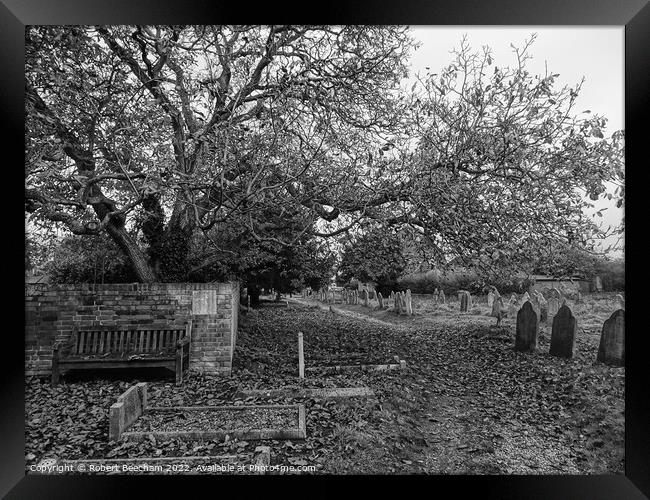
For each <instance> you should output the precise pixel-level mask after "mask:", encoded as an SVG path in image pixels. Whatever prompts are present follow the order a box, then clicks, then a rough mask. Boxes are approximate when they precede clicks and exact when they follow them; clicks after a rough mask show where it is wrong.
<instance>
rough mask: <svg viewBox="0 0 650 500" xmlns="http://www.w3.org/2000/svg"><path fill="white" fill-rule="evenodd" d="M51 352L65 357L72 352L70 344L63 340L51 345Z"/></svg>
mask: <svg viewBox="0 0 650 500" xmlns="http://www.w3.org/2000/svg"><path fill="white" fill-rule="evenodd" d="M52 350H53V351H59V354H62V355H67V354H69V353H70V351H72V344H70V342H66V341H64V340H58V341H57V342H54V344H53V345H52Z"/></svg>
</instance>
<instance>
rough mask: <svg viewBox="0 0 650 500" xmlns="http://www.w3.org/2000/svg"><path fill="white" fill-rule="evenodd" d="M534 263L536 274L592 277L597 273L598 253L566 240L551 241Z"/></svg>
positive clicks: (562, 276)
mask: <svg viewBox="0 0 650 500" xmlns="http://www.w3.org/2000/svg"><path fill="white" fill-rule="evenodd" d="M538 254H539V258H538V259H537V261H535V263H534V267H533V273H534V274H546V275H550V276H553V277H556V278H564V277H570V276H574V275H580V276H585V277H587V278H591V277H593V276H594V275H595V273H596V266H597V263H598V260H599V257H598V256H597V255H594V254H593V253H592V252H589V251H587V250H586V249H581V248H576V247H574V246H571V245H569V244H568V243H566V242H562V241H556V242H551V243H550V245H549V247H547V248H546V249H544V251H543V252H538Z"/></svg>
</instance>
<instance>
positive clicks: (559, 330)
mask: <svg viewBox="0 0 650 500" xmlns="http://www.w3.org/2000/svg"><path fill="white" fill-rule="evenodd" d="M551 300H555V299H551ZM577 331H578V320H577V319H576V318H575V316H573V313H571V309H569V308H568V307H567V306H566V305H564V306H562V307H560V309H559V310H558V312H557V314H556V315H555V317H554V318H553V327H552V330H551V347H550V350H549V354H551V355H553V356H558V357H561V358H571V357H572V356H573V349H574V347H575V341H576V333H577Z"/></svg>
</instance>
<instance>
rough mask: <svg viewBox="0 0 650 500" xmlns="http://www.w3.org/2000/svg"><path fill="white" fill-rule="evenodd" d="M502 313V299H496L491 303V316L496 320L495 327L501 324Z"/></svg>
mask: <svg viewBox="0 0 650 500" xmlns="http://www.w3.org/2000/svg"><path fill="white" fill-rule="evenodd" d="M504 312H505V311H504V307H503V297H500V296H499V297H496V298H495V299H494V301H493V303H492V316H493V317H494V318H496V319H497V326H499V325H500V324H501V319H502V318H503V315H504Z"/></svg>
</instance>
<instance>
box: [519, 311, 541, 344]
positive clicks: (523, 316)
mask: <svg viewBox="0 0 650 500" xmlns="http://www.w3.org/2000/svg"><path fill="white" fill-rule="evenodd" d="M538 333H539V317H538V316H537V313H536V312H535V310H534V309H533V305H532V304H531V303H530V301H526V302H524V305H523V306H521V309H519V312H518V313H517V333H516V337H515V351H522V352H534V351H535V349H536V348H537V334H538Z"/></svg>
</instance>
